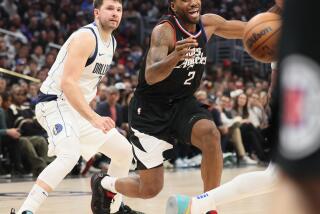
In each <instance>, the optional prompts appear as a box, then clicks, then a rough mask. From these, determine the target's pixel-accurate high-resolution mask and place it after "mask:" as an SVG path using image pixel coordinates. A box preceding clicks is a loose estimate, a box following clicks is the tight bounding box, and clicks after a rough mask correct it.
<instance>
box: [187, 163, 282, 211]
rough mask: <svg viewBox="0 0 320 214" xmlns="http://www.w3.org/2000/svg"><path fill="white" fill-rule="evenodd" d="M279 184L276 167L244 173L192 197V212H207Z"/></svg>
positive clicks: (264, 191)
mask: <svg viewBox="0 0 320 214" xmlns="http://www.w3.org/2000/svg"><path fill="white" fill-rule="evenodd" d="M276 185H277V173H276V170H275V167H274V166H273V165H272V164H270V165H269V167H268V169H266V170H264V171H256V172H249V173H244V174H241V175H238V176H236V177H235V178H234V179H232V180H231V181H229V182H227V183H224V184H222V185H221V186H219V187H217V188H215V189H213V190H210V191H208V192H205V193H203V194H201V195H199V196H196V197H193V198H192V205H191V213H206V212H208V211H211V210H215V209H216V206H220V205H223V204H226V203H230V202H234V201H237V200H241V199H244V198H247V197H252V196H255V195H260V194H264V193H267V192H271V191H273V190H274V189H275V187H276Z"/></svg>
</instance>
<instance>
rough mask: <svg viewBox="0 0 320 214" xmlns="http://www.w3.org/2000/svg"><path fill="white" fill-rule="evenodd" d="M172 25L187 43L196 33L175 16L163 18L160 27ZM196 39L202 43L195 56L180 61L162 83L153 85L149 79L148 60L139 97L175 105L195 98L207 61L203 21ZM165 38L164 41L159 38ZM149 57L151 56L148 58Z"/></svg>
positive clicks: (142, 71) (143, 71)
mask: <svg viewBox="0 0 320 214" xmlns="http://www.w3.org/2000/svg"><path fill="white" fill-rule="evenodd" d="M164 22H168V23H169V24H170V25H171V26H172V27H173V28H174V29H175V32H176V39H177V41H178V40H183V39H186V38H188V37H190V36H191V35H192V34H191V33H189V32H188V31H187V30H185V29H184V28H183V27H182V25H181V24H180V23H179V21H178V19H177V18H176V17H175V16H172V15H166V16H163V17H162V18H161V19H160V21H159V24H162V23H164ZM193 36H194V37H195V38H196V39H197V41H198V47H196V48H194V52H193V53H194V57H193V58H190V59H185V60H184V61H180V62H179V63H178V64H177V66H176V67H175V68H174V69H173V71H172V73H171V74H170V75H169V76H168V77H167V78H166V79H164V80H162V81H161V82H158V83H156V84H153V85H149V84H148V83H147V82H146V80H145V72H146V71H145V68H146V57H145V59H144V63H143V66H142V69H141V71H140V73H139V83H138V86H137V89H136V94H137V95H138V96H140V97H143V98H146V99H148V100H157V101H158V102H164V103H167V102H169V103H170V102H174V101H177V100H180V99H184V98H186V97H190V96H193V94H194V92H195V91H196V90H197V89H198V87H199V85H200V81H201V78H202V75H203V72H204V68H205V64H206V61H207V56H206V43H207V38H206V34H205V31H204V28H203V26H202V23H201V21H200V22H199V23H198V24H197V31H196V33H195V34H193ZM159 39H161V38H159ZM146 56H147V55H146Z"/></svg>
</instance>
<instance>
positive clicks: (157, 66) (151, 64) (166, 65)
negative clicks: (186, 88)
mask: <svg viewBox="0 0 320 214" xmlns="http://www.w3.org/2000/svg"><path fill="white" fill-rule="evenodd" d="M175 39H176V38H175V32H174V29H173V28H172V27H171V25H170V24H168V23H163V24H160V25H158V26H156V27H155V28H154V29H153V32H152V34H151V44H150V49H149V52H148V55H147V64H146V72H145V78H146V81H147V83H148V84H149V85H152V84H155V83H157V82H160V81H162V80H164V79H165V78H167V77H168V76H169V75H170V74H171V72H172V70H173V69H174V67H175V66H176V65H177V64H178V62H179V61H181V60H183V59H185V58H187V56H186V54H187V53H188V52H189V48H190V47H195V46H197V45H198V44H197V42H196V40H195V39H193V38H187V39H184V40H181V41H178V42H176V43H175ZM172 50H173V51H172Z"/></svg>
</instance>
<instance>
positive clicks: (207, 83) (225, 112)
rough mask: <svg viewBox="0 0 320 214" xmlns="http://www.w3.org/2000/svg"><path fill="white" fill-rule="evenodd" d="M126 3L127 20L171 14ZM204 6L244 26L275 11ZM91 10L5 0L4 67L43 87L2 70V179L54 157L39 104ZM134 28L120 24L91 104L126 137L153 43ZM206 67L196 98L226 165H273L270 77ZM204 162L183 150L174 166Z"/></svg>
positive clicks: (100, 162)
mask: <svg viewBox="0 0 320 214" xmlns="http://www.w3.org/2000/svg"><path fill="white" fill-rule="evenodd" d="M123 2H124V15H123V17H124V19H128V20H130V18H132V17H134V18H138V19H139V20H140V19H141V20H143V23H145V22H147V21H148V23H154V24H155V23H156V20H157V19H158V18H159V17H160V16H161V15H162V14H164V13H166V12H167V10H168V2H167V1H165V0H154V1H150V0H124V1H123ZM202 4H203V8H204V9H203V12H213V13H216V14H219V15H222V16H223V17H225V18H226V19H240V20H243V21H246V20H249V19H250V18H251V17H252V16H253V15H255V14H257V13H259V12H262V11H265V10H266V9H267V8H269V7H270V6H272V1H271V0H203V1H202ZM92 10H93V6H92V0H72V1H71V0H61V1H55V0H47V1H40V0H2V1H1V0H0V29H5V30H8V31H10V32H12V33H14V34H15V36H11V35H8V34H1V33H0V68H4V69H8V70H12V71H15V72H17V73H20V74H24V75H28V76H30V77H34V78H37V79H39V80H40V83H37V82H32V81H29V80H24V79H23V78H20V77H15V76H11V75H8V74H3V73H0V95H1V96H0V106H1V108H0V126H1V127H0V137H1V140H0V175H3V174H8V173H9V174H11V175H15V176H21V175H24V174H28V173H32V175H33V176H37V175H38V174H39V172H41V170H42V169H43V168H44V167H45V166H46V165H47V164H48V163H50V161H51V160H52V159H51V158H48V157H47V155H46V154H47V150H48V146H47V141H46V133H45V131H44V130H43V129H42V128H41V127H40V126H39V124H38V123H37V122H36V120H35V119H34V104H35V100H36V98H37V94H38V92H39V88H40V86H41V82H42V81H43V80H44V79H45V78H46V76H47V74H48V71H49V69H50V67H51V66H52V64H53V63H54V60H55V58H56V56H57V53H58V51H59V49H58V46H57V45H62V44H63V43H64V41H66V39H67V38H68V37H69V36H70V35H71V33H72V32H74V31H75V30H76V29H78V28H79V27H81V26H83V25H86V24H88V23H90V22H92V21H93V16H92ZM150 20H155V22H150ZM148 27H149V28H150V29H151V27H152V26H148ZM136 30H137V29H136V26H135V24H132V23H130V22H122V24H121V26H120V27H119V29H118V30H117V32H116V39H117V43H118V48H117V51H116V55H115V57H114V61H113V64H112V67H111V69H110V70H109V72H108V74H107V76H105V77H104V79H103V80H102V82H101V83H100V85H99V87H98V93H97V96H96V99H94V100H93V101H92V102H91V103H90V105H91V107H92V108H93V109H95V110H96V111H97V112H98V113H99V114H101V115H104V116H110V117H112V118H113V119H114V120H115V121H116V125H117V127H118V128H119V130H120V131H121V133H123V134H124V135H126V136H127V132H128V119H127V114H128V103H129V101H130V98H131V97H132V94H133V91H134V88H135V87H136V85H137V80H138V72H139V68H140V65H141V62H142V59H143V55H144V52H145V48H144V47H146V46H147V44H148V42H149V40H148V36H146V37H144V39H143V40H142V41H141V40H140V39H139V38H137V33H136ZM206 70H207V72H206V75H205V76H204V81H203V82H202V85H201V87H200V89H199V91H198V92H197V93H196V95H195V96H196V97H197V98H198V100H199V101H200V102H202V103H203V105H204V106H206V107H207V108H208V109H209V110H210V111H211V112H212V115H213V118H214V120H215V123H216V125H217V127H218V129H219V130H220V133H221V136H222V137H221V144H222V148H223V152H224V153H225V154H226V155H225V157H226V158H225V160H226V165H228V164H230V163H231V164H234V162H235V161H236V162H237V163H238V164H239V163H240V164H241V163H243V164H256V163H257V161H267V160H268V145H267V141H266V140H265V138H266V136H267V133H265V132H266V131H265V130H266V128H267V127H268V118H269V116H270V110H269V109H268V105H267V97H268V94H267V91H268V87H269V81H268V80H269V79H268V77H267V76H261V75H260V74H259V73H258V72H257V71H256V70H254V68H248V67H240V66H239V65H238V64H237V63H235V62H231V61H230V60H229V59H225V60H224V61H223V62H222V63H215V64H208V65H207V69H206ZM180 147H181V148H180ZM229 152H231V153H229ZM227 154H231V155H230V157H231V158H228V157H229V156H228V155H227ZM232 154H236V155H232ZM200 157H201V154H199V152H198V151H197V150H196V149H195V148H192V147H189V146H185V145H184V146H178V148H177V149H176V155H175V158H174V159H173V161H171V162H170V163H168V166H172V165H173V166H176V167H190V166H191V167H194V166H199V165H200V160H201V158H200ZM79 163H81V161H79ZM107 163H108V158H106V157H102V156H101V155H97V156H96V157H95V159H93V160H91V161H90V164H93V165H94V166H96V167H100V168H101V167H102V166H103V167H105V166H106V164H107ZM75 171H79V170H75Z"/></svg>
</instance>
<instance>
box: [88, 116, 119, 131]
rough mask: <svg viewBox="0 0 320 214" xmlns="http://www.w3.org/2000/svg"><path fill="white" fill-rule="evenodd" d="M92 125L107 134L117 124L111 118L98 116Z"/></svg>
mask: <svg viewBox="0 0 320 214" xmlns="http://www.w3.org/2000/svg"><path fill="white" fill-rule="evenodd" d="M91 124H92V125H93V126H94V127H96V128H98V129H100V130H102V131H103V132H104V133H107V132H108V131H109V130H110V129H112V128H114V127H115V123H114V121H113V120H112V119H111V118H110V117H101V116H97V117H96V118H95V119H93V120H92V121H91Z"/></svg>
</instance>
